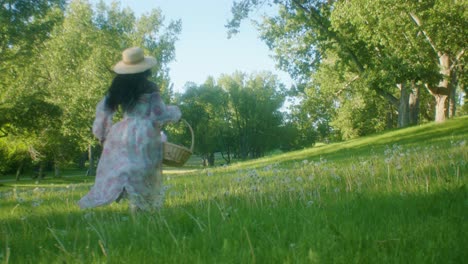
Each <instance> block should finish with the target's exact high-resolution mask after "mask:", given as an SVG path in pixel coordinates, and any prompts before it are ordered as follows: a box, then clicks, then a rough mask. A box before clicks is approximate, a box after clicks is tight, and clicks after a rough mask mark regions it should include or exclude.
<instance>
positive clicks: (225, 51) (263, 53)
mask: <svg viewBox="0 0 468 264" xmlns="http://www.w3.org/2000/svg"><path fill="white" fill-rule="evenodd" d="M112 1H113V0H105V2H106V3H111V2H112ZM96 2H97V1H96ZM117 2H120V4H121V7H129V8H131V9H132V10H133V11H134V12H135V14H136V15H137V16H140V15H141V14H144V13H147V12H149V11H150V10H152V9H154V8H160V9H161V11H162V14H163V15H164V16H165V23H166V25H167V24H168V23H169V21H171V20H177V19H180V20H181V21H182V32H181V34H180V35H179V40H178V41H177V42H176V44H175V49H176V50H175V52H176V60H175V61H174V62H172V63H170V64H169V68H170V78H171V81H172V83H173V84H174V90H175V91H176V92H184V90H183V86H184V85H185V83H186V82H194V83H196V84H202V83H204V82H205V80H206V79H207V78H208V76H212V77H214V78H215V79H217V78H218V77H220V76H221V74H229V75H230V74H232V73H234V72H235V71H236V70H238V71H242V72H245V73H247V74H251V73H255V72H260V71H270V72H273V73H274V74H276V75H278V77H279V78H280V80H281V81H282V82H283V83H284V84H285V85H287V86H288V87H289V86H290V85H291V83H292V81H291V79H290V78H289V75H288V74H287V73H285V72H283V71H280V70H278V69H276V67H275V61H274V60H273V59H272V58H271V55H272V54H273V52H272V51H270V50H269V49H268V47H267V45H266V44H265V43H264V42H262V40H260V38H259V37H258V32H257V31H256V29H255V27H254V26H253V25H252V23H251V22H250V20H245V21H244V22H243V23H242V25H241V27H240V33H238V34H237V35H234V36H233V37H232V38H231V39H228V37H227V29H226V27H225V24H227V21H228V19H230V18H231V7H232V2H233V0H120V1H119V0H117ZM260 15H261V12H258V13H257V17H259V16H260Z"/></svg>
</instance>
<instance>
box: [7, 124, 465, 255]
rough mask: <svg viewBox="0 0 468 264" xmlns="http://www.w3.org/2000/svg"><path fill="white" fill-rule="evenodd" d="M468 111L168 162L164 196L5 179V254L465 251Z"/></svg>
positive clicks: (80, 181) (84, 183)
mask: <svg viewBox="0 0 468 264" xmlns="http://www.w3.org/2000/svg"><path fill="white" fill-rule="evenodd" d="M467 135H468V117H462V118H458V119H454V120H451V121H449V122H446V123H444V124H429V125H424V126H419V127H413V128H408V129H403V130H397V131H393V132H389V133H383V134H379V135H373V136H370V137H366V138H361V139H356V140H352V141H347V142H342V143H336V144H329V145H322V146H319V147H314V148H310V149H305V150H301V151H296V152H291V153H284V154H279V155H273V156H270V157H266V158H262V159H258V160H253V161H247V162H239V163H236V164H233V165H231V166H228V167H217V168H213V169H200V168H196V166H195V167H194V166H191V167H189V168H188V169H186V170H184V169H179V170H175V169H172V170H170V171H166V174H165V175H166V179H165V184H166V185H167V186H168V190H167V195H166V202H165V207H164V208H163V209H162V210H160V211H159V212H157V213H154V214H149V213H141V214H137V215H132V214H131V213H129V211H128V209H127V208H128V205H127V204H126V203H125V202H124V203H121V204H112V205H110V206H107V207H102V208H97V209H92V210H86V211H81V210H79V209H78V207H77V206H76V204H75V203H76V201H77V200H78V199H79V198H80V197H81V196H82V195H84V194H85V193H86V191H87V190H88V189H89V187H90V186H91V184H92V178H89V177H63V178H61V179H53V178H46V179H45V180H43V181H41V182H35V181H24V182H20V183H14V182H8V183H3V186H0V262H3V263H463V262H465V261H466V260H467V259H468V251H467V250H466V245H468V236H467V231H468V219H467V218H468V214H467V212H468V192H467V177H466V172H467V169H468V165H467V161H468V147H467V145H466V144H467V142H466V140H467V138H468V137H467Z"/></svg>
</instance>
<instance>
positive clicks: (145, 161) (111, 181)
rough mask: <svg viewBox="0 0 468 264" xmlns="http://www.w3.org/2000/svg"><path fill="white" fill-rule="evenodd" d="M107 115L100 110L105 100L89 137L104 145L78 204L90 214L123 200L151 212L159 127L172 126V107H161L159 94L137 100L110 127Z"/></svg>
mask: <svg viewBox="0 0 468 264" xmlns="http://www.w3.org/2000/svg"><path fill="white" fill-rule="evenodd" d="M113 114H114V113H113V112H112V111H111V110H109V109H107V108H106V107H105V98H104V99H102V100H101V101H100V102H99V104H98V105H97V108H96V118H95V120H94V124H93V133H94V135H95V136H96V137H97V138H98V139H99V140H100V141H101V142H103V143H104V149H103V151H102V154H101V157H100V159H99V164H98V167H97V172H96V181H95V184H94V186H93V187H92V188H91V190H90V191H89V193H88V194H87V195H85V196H84V197H83V198H81V200H80V201H79V202H78V204H79V206H80V207H81V208H82V209H84V208H92V207H96V206H101V205H106V204H109V203H112V202H114V201H118V200H120V198H122V197H124V196H125V197H127V198H128V199H129V200H130V206H132V207H137V208H139V209H142V210H152V209H155V208H159V207H161V206H162V203H163V199H164V190H163V186H162V153H163V152H162V143H161V136H160V128H161V126H162V125H163V124H164V123H166V122H170V121H177V120H179V119H180V117H181V112H180V110H179V108H178V107H177V106H166V105H165V104H164V102H163V101H162V100H161V97H160V95H159V93H157V92H154V93H148V94H143V95H142V96H141V98H140V99H139V100H138V102H137V103H136V105H135V106H134V108H133V109H132V110H130V111H128V112H126V113H125V114H124V117H123V119H122V120H121V121H120V122H118V123H115V124H112V117H113Z"/></svg>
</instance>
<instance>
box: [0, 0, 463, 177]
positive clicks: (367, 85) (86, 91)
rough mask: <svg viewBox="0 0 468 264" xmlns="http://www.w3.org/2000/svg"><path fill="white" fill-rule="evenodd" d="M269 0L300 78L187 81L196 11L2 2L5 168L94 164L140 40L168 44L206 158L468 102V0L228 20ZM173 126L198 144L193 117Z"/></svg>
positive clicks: (165, 79) (350, 5)
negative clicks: (188, 37) (179, 48)
mask: <svg viewBox="0 0 468 264" xmlns="http://www.w3.org/2000/svg"><path fill="white" fill-rule="evenodd" d="M268 5H271V6H273V7H276V8H277V9H276V10H277V13H276V14H273V15H271V13H270V15H266V16H265V18H264V20H262V21H257V26H258V30H259V32H260V34H261V37H262V39H263V40H264V41H265V42H266V44H267V45H268V46H269V48H270V49H271V50H272V51H273V53H274V58H275V59H276V61H277V63H278V66H279V68H281V69H283V70H285V71H287V72H289V73H290V75H291V76H292V78H293V79H294V81H295V83H296V84H295V85H294V87H285V86H284V84H282V83H281V82H280V81H279V80H278V78H277V77H276V76H274V75H272V74H271V73H268V72H261V71H260V72H258V73H242V72H236V73H232V74H226V75H222V76H218V77H217V78H216V79H215V78H213V77H207V80H206V82H205V83H203V84H195V83H187V84H186V85H185V89H184V92H183V93H180V94H178V93H174V92H173V89H172V86H171V84H170V83H171V82H170V78H169V74H168V73H169V70H170V69H169V67H168V64H169V63H170V62H171V61H173V60H174V58H175V52H176V50H175V46H174V44H175V42H176V41H177V39H178V35H179V34H180V32H181V26H182V25H181V21H169V22H166V21H165V20H164V16H163V14H162V13H161V11H160V10H159V9H155V10H151V11H149V12H148V13H146V14H145V15H142V16H141V17H136V16H135V14H134V13H133V11H132V10H130V9H122V8H121V7H120V6H119V4H118V3H116V2H114V3H113V4H111V5H106V4H104V3H103V2H100V3H98V4H96V5H92V4H90V3H89V2H88V1H85V0H72V1H65V0H49V1H46V0H35V1H32V0H29V1H28V0H25V1H8V2H6V3H2V5H1V6H0V173H12V172H16V173H17V175H18V177H19V175H21V172H23V171H25V170H31V169H32V168H33V167H34V168H36V169H37V170H38V171H41V170H43V169H44V168H45V167H46V166H48V167H50V168H55V169H56V174H57V175H58V174H59V173H60V172H59V171H60V168H62V167H69V166H77V165H80V166H83V164H84V163H85V161H86V162H87V163H88V164H89V165H90V168H89V169H90V173H92V171H93V166H94V161H95V160H96V157H97V154H99V144H98V143H97V141H96V140H95V139H94V138H93V136H92V134H91V124H92V121H93V119H94V109H95V106H96V104H97V102H98V101H99V100H100V99H101V98H102V96H103V95H104V94H105V92H106V89H107V88H108V86H109V84H110V80H111V79H112V76H113V73H112V71H111V67H112V66H113V64H114V63H115V62H116V61H118V60H119V59H120V56H121V51H122V50H123V49H124V48H126V47H130V46H140V47H143V48H144V49H145V52H146V53H147V54H149V55H152V56H154V57H156V58H157V60H158V62H159V64H158V66H157V67H156V69H155V71H154V73H153V76H151V78H152V80H153V81H155V82H156V83H158V84H159V86H160V87H161V90H162V93H163V97H164V99H165V101H166V102H168V103H171V104H177V105H180V107H181V108H182V111H183V115H184V118H185V119H186V120H187V121H188V122H189V123H190V124H191V126H192V127H193V128H194V132H195V139H196V141H195V143H196V144H195V152H196V154H199V155H200V156H202V157H203V159H204V162H205V164H206V165H210V164H213V163H214V153H218V152H220V153H221V154H222V155H223V158H224V159H225V161H226V163H229V162H230V161H231V159H233V158H236V159H248V158H257V157H260V156H263V155H265V154H266V153H268V152H269V151H272V150H276V149H280V150H283V151H288V150H292V149H299V148H304V147H310V146H312V145H313V144H314V143H315V142H316V141H337V140H344V139H350V138H355V137H359V136H364V135H369V134H372V133H376V132H380V131H384V130H386V129H393V128H396V127H405V126H409V125H416V124H420V123H423V122H429V121H434V120H435V121H438V122H441V121H443V120H445V119H446V118H451V117H453V116H455V115H461V114H465V113H467V112H468V110H467V109H466V107H467V105H468V104H467V103H466V98H467V88H466V86H465V83H466V67H465V64H466V59H467V54H466V53H467V52H466V43H468V41H467V37H466V36H468V34H467V33H468V32H467V30H468V15H467V11H466V3H465V1H456V0H450V1H438V0H428V1H404V0H395V1H386V0H356V1H339V0H332V1H330V0H327V1H316V0H314V1H298V0H283V1H276V0H275V1H269V0H264V1H256V0H255V1H254V0H242V1H235V3H234V5H233V8H232V19H231V20H230V22H229V23H228V25H227V31H228V32H229V33H230V34H234V33H237V30H238V27H239V25H240V23H241V21H242V20H243V19H246V18H247V17H248V15H249V13H250V12H251V11H253V10H255V9H257V8H262V7H263V6H268ZM240 34H242V33H240ZM259 70H261V69H259ZM460 106H463V107H464V108H463V107H460ZM165 130H166V132H167V133H168V135H169V140H170V141H172V142H176V143H182V144H184V145H189V144H190V134H189V133H188V130H187V129H186V128H185V127H183V125H173V126H167V127H165ZM39 174H40V173H39Z"/></svg>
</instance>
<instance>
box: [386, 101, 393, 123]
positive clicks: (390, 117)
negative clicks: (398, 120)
mask: <svg viewBox="0 0 468 264" xmlns="http://www.w3.org/2000/svg"><path fill="white" fill-rule="evenodd" d="M393 116H394V110H393V104H391V103H389V104H388V109H387V129H392V128H393V123H394V117H393Z"/></svg>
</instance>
